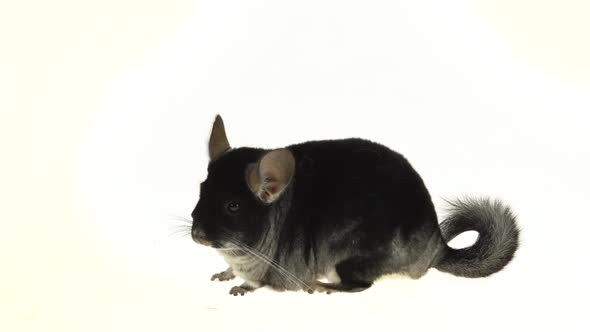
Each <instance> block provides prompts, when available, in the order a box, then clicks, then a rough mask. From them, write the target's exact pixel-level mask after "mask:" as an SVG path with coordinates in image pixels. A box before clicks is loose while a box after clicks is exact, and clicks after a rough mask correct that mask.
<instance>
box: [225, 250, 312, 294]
mask: <svg viewBox="0 0 590 332" xmlns="http://www.w3.org/2000/svg"><path fill="white" fill-rule="evenodd" d="M229 241H230V242H231V243H232V244H234V245H235V246H237V247H239V248H240V249H241V250H242V251H243V252H245V253H246V254H247V255H248V256H252V257H254V258H257V259H259V260H261V261H263V262H265V263H266V264H268V265H269V266H270V267H272V268H273V269H275V271H277V273H279V275H281V276H283V277H285V278H286V279H287V280H290V281H291V282H293V283H295V284H296V285H298V286H301V284H300V283H299V282H298V281H297V280H298V279H297V277H295V276H294V275H293V274H291V273H290V272H289V271H287V270H286V269H285V268H283V267H282V266H281V265H280V264H278V263H277V262H275V261H273V260H271V259H270V258H268V257H266V256H264V255H263V254H262V253H258V252H257V251H256V250H255V249H254V248H252V247H250V246H248V245H247V244H245V243H241V242H240V241H239V240H237V239H233V238H230V239H229ZM252 249H254V251H253V250H252Z"/></svg>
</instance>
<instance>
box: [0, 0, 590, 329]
mask: <svg viewBox="0 0 590 332" xmlns="http://www.w3.org/2000/svg"><path fill="white" fill-rule="evenodd" d="M2 7H3V8H1V10H0V12H1V13H2V14H0V15H2V17H0V18H1V20H0V22H1V23H0V24H1V26H0V31H1V32H0V34H1V36H2V40H3V41H4V42H3V45H2V46H0V47H2V48H3V49H2V52H1V53H2V55H0V57H2V62H1V67H0V69H1V72H0V77H2V78H1V79H0V80H1V81H0V83H1V85H0V88H1V92H0V94H2V98H1V99H2V100H1V101H0V103H2V105H0V106H1V109H0V111H1V112H2V121H1V124H0V125H1V126H2V128H1V129H2V130H1V132H0V136H1V137H0V138H1V142H0V144H1V147H2V150H1V157H2V160H1V162H2V164H1V166H0V167H2V172H1V174H0V177H1V180H2V188H1V189H0V194H1V196H0V198H1V201H2V203H1V205H0V206H1V213H2V216H1V219H0V222H1V227H2V228H1V229H0V231H1V232H0V240H1V241H0V258H1V262H2V276H1V282H0V329H2V330H3V331H41V330H44V331H47V330H60V331H135V330H142V331H167V330H174V331H211V330H216V331H226V330H233V331H236V330H238V331H276V330H282V331H300V330H305V331H314V330H334V331H337V330H340V331H341V330H344V331H349V330H350V331H353V330H360V329H364V330H372V329H377V328H379V329H384V330H392V331H395V330H427V329H428V330H450V331H472V330H478V331H497V330H508V331H522V330H548V331H549V330H565V331H583V330H587V329H588V320H587V317H586V316H585V315H586V312H587V299H588V295H590V294H589V292H588V290H589V288H588V283H587V280H588V263H587V261H588V258H587V252H588V249H587V242H586V241H587V240H586V239H587V234H588V231H589V230H590V227H589V226H588V222H589V220H588V213H587V204H588V201H589V198H590V197H589V194H588V187H589V185H590V181H589V177H588V175H587V171H588V169H589V168H590V162H589V161H590V157H589V151H588V150H589V149H588V142H589V141H590V137H589V136H590V135H589V134H588V132H587V131H588V119H587V115H586V114H587V112H588V111H589V110H590V63H589V61H588V59H590V49H589V45H588V44H589V43H588V40H587V34H588V32H589V31H590V25H589V23H588V20H587V18H588V16H589V15H590V10H589V6H588V4H587V3H586V2H585V1H573V0H572V1H525V0H516V1H508V0H505V1H459V0H456V1H444V2H441V1H291V2H280V1H242V2H240V1H200V2H191V1H182V0H179V1H166V2H160V3H158V2H145V1H102V2H94V3H93V2H71V1H55V2H53V1H52V2H36V3H35V2H27V1H23V2H19V3H18V4H2ZM218 113H219V114H221V115H222V116H223V117H224V119H225V123H226V129H227V133H228V137H229V140H230V143H231V144H232V145H233V146H236V147H238V146H256V147H264V148H273V147H282V146H285V145H289V144H293V143H298V142H302V141H306V140H312V139H327V138H346V137H364V138H368V139H371V140H374V141H378V142H380V143H383V144H385V145H387V146H389V147H391V148H392V149H395V150H397V151H399V152H400V153H402V154H404V155H405V156H406V157H407V158H408V159H409V160H410V162H411V163H412V164H413V165H414V167H415V168H416V169H417V170H418V172H419V173H420V174H421V175H422V177H423V178H424V180H425V182H426V184H427V186H428V188H429V190H430V192H431V194H432V196H433V199H434V201H435V204H436V206H437V210H438V211H439V212H440V213H441V215H443V212H444V204H443V202H442V198H452V197H455V196H457V195H463V194H472V195H487V196H491V197H498V198H502V199H503V200H504V201H505V202H507V203H508V204H510V205H511V206H512V207H513V209H514V210H515V212H516V213H517V214H518V217H519V222H520V225H521V228H522V247H521V248H520V250H519V251H518V252H517V257H516V258H515V260H514V261H513V262H512V263H511V264H510V265H509V266H508V267H507V268H506V269H505V270H504V271H502V272H500V273H498V274H495V275H493V276H491V277H489V278H484V279H477V280H471V279H463V278H458V277H454V276H451V275H446V274H443V273H440V272H438V271H435V270H432V271H431V272H429V273H428V274H427V275H426V276H425V277H423V278H422V279H420V280H417V281H416V280H407V279H393V280H391V279H388V280H383V281H379V282H378V283H377V284H376V285H375V286H374V287H372V288H371V289H369V290H368V291H366V292H363V293H359V294H352V295H351V294H333V295H329V296H328V295H325V294H315V295H308V294H304V293H275V292H272V291H270V290H266V289H263V290H258V291H256V292H255V293H252V294H247V295H246V296H244V297H239V298H234V297H232V296H230V295H228V291H229V289H230V288H231V286H233V285H237V284H239V281H237V280H234V281H232V282H226V283H220V282H211V281H209V277H210V276H211V274H213V273H215V272H219V271H221V270H223V269H225V267H226V266H225V265H224V262H223V260H222V259H221V258H220V256H218V255H217V254H216V253H215V252H214V251H213V250H211V249H208V248H202V247H198V246H197V245H196V244H194V243H193V242H192V241H191V240H190V237H188V236H183V235H182V234H179V233H178V232H177V231H178V228H177V226H178V225H182V222H181V221H178V220H177V218H176V217H190V212H191V210H192V209H193V207H194V205H195V204H196V201H197V199H198V183H199V182H201V181H202V180H203V179H204V178H205V176H206V167H207V161H208V160H207V151H206V144H207V140H208V135H209V131H210V126H211V124H212V121H213V118H214V115H215V114H218ZM469 240H470V238H469V237H464V238H463V242H464V243H468V242H469ZM471 240H473V236H471Z"/></svg>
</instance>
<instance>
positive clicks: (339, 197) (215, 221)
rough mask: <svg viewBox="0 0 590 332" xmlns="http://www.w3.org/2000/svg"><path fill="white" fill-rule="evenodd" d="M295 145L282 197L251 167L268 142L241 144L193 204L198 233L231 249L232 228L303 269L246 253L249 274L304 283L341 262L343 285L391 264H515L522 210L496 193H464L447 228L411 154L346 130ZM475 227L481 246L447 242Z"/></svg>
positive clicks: (415, 271)
mask: <svg viewBox="0 0 590 332" xmlns="http://www.w3.org/2000/svg"><path fill="white" fill-rule="evenodd" d="M287 149H288V150H289V151H291V152H292V154H293V156H294V157H295V161H296V171H295V176H294V178H293V180H292V181H291V182H290V184H289V186H288V187H287V189H286V190H285V191H284V192H283V193H282V194H281V196H280V198H279V199H278V200H277V201H275V202H274V203H272V204H270V205H267V204H264V203H262V202H261V201H259V200H258V199H257V198H256V197H255V196H254V195H253V193H252V192H251V191H250V190H249V189H248V186H247V184H246V181H245V177H244V172H245V168H246V166H247V165H248V164H249V163H255V162H256V161H257V160H259V158H261V157H262V156H263V155H264V153H266V152H267V151H268V150H263V149H256V148H237V149H233V150H230V151H229V152H226V153H224V154H223V155H222V156H221V157H219V158H218V159H216V160H213V161H211V162H210V164H209V167H208V173H209V174H208V177H207V179H206V180H205V182H203V184H202V186H201V193H200V199H199V202H198V204H197V206H196V208H195V210H194V211H193V214H192V217H193V220H194V223H193V236H195V234H198V236H197V237H199V239H196V240H198V242H201V243H203V241H206V243H208V244H210V245H212V246H213V247H215V248H220V249H222V248H224V247H225V246H226V245H227V239H228V238H234V239H238V240H239V241H240V242H242V243H245V244H247V245H249V246H251V247H254V248H256V249H257V250H258V251H260V252H261V253H263V254H264V255H265V256H267V257H269V258H272V260H274V261H275V262H276V263H278V264H280V265H281V266H282V267H283V268H284V269H286V270H287V271H288V272H289V273H291V274H292V275H293V276H295V277H296V278H287V277H285V276H284V274H281V273H280V272H277V269H275V268H271V267H270V264H269V263H267V262H264V261H262V260H260V259H256V258H252V257H250V258H247V257H246V258H241V259H242V263H240V264H241V265H243V266H241V267H240V269H241V275H240V276H242V277H243V278H245V279H246V280H249V281H254V282H256V283H259V284H261V285H267V286H270V287H272V288H274V289H277V290H297V289H301V288H306V287H307V286H310V285H313V284H314V283H315V281H316V280H317V279H318V278H321V277H322V276H323V275H325V274H326V273H327V272H328V270H329V269H331V268H334V267H335V269H336V271H337V273H338V275H339V277H340V279H341V283H339V285H337V286H335V285H333V288H334V290H341V291H358V290H363V289H366V288H368V287H370V286H371V285H372V283H373V281H374V280H376V279H377V278H379V277H380V276H382V275H385V274H391V273H405V274H407V275H409V276H410V277H412V278H419V277H421V276H422V275H424V274H425V273H426V272H427V270H428V269H429V268H431V267H435V268H437V269H439V270H441V271H444V272H449V273H452V274H455V275H460V276H465V277H484V276H487V275H490V274H492V273H494V272H497V271H499V270H501V269H502V268H503V267H504V266H505V265H506V264H508V262H509V261H510V260H511V258H512V256H513V254H514V252H515V250H516V248H517V245H518V230H517V228H516V224H515V218H514V216H513V215H512V213H511V212H510V210H509V209H508V207H506V206H504V205H502V204H501V203H499V202H497V201H496V202H490V201H488V200H479V201H478V200H465V201H460V202H457V203H456V205H455V207H454V210H453V213H452V214H451V215H450V217H449V218H448V219H447V220H445V221H444V222H443V223H442V224H441V227H442V230H443V232H442V234H441V228H439V225H438V221H437V215H436V212H435V209H434V206H433V203H432V201H431V198H430V195H429V193H428V190H427V189H426V187H425V185H424V182H423V181H422V179H421V178H420V176H419V175H418V173H417V172H416V171H415V170H414V169H413V168H412V166H411V165H410V164H409V163H408V161H407V160H406V159H405V158H404V157H403V156H402V155H400V154H398V153H396V152H394V151H392V150H390V149H389V148H387V147H385V146H383V145H380V144H377V143H373V142H370V141H367V140H362V139H346V140H332V141H313V142H307V143H302V144H297V145H292V146H289V147H287ZM229 201H239V202H240V203H241V210H240V213H239V214H238V215H236V216H232V215H230V214H228V213H227V212H226V209H225V206H226V204H227V203H228V202H229ZM467 230H476V231H478V232H479V233H480V236H479V238H478V240H477V242H476V243H475V244H474V245H473V246H472V247H469V248H466V249H460V250H455V249H451V248H450V247H448V246H447V244H446V243H447V241H449V240H451V239H452V238H453V237H454V236H456V235H458V234H459V233H461V232H464V231H467ZM225 255H226V256H228V255H234V256H241V255H244V256H246V255H245V254H244V253H243V252H241V253H240V252H238V253H236V252H231V253H226V254H225ZM236 259H240V258H239V257H238V258H236ZM230 261H231V259H230ZM230 264H231V263H230ZM235 268H236V267H234V269H235ZM298 280H299V281H300V282H298ZM312 288H313V287H312Z"/></svg>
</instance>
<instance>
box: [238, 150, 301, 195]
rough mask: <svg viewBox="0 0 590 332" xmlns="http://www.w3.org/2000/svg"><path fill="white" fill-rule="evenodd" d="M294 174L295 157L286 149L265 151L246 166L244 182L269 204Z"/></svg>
mask: <svg viewBox="0 0 590 332" xmlns="http://www.w3.org/2000/svg"><path fill="white" fill-rule="evenodd" d="M294 175H295V157H293V154H292V153H291V151H289V150H287V149H277V150H272V151H270V152H267V153H266V154H265V155H264V156H263V157H262V158H261V159H260V160H259V161H258V162H257V163H254V164H249V165H248V166H247V167H246V182H247V183H248V187H249V188H250V190H251V191H252V193H253V194H254V195H256V197H258V198H259V199H260V200H261V201H262V202H264V203H267V204H270V203H272V202H274V201H276V200H277V199H278V198H279V197H280V196H281V193H282V192H283V191H284V190H285V188H286V187H287V186H288V185H289V183H290V182H291V179H293V176H294Z"/></svg>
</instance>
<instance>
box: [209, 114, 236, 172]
mask: <svg viewBox="0 0 590 332" xmlns="http://www.w3.org/2000/svg"><path fill="white" fill-rule="evenodd" d="M230 149H231V147H230V146H229V142H228V141H227V136H226V135H225V127H224V125H223V119H222V118H221V116H219V115H217V116H216V117H215V122H213V129H211V137H210V138H209V160H211V161H213V160H215V159H217V158H219V157H220V156H221V155H222V154H224V153H225V152H227V151H229V150H230Z"/></svg>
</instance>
